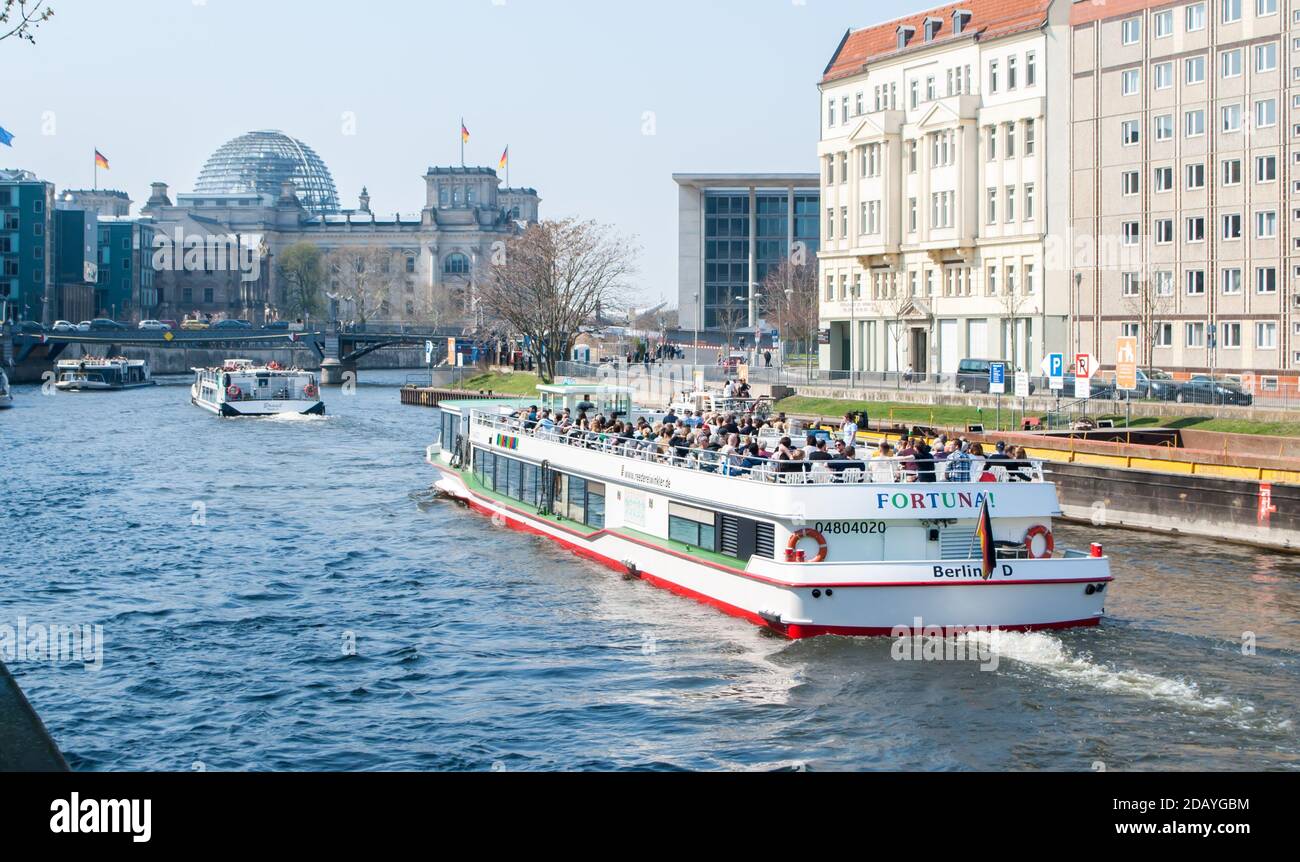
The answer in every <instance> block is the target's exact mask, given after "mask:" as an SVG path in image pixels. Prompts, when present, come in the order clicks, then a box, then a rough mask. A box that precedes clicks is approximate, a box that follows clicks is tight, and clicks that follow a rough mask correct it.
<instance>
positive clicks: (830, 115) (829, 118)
mask: <svg viewBox="0 0 1300 862" xmlns="http://www.w3.org/2000/svg"><path fill="white" fill-rule="evenodd" d="M834 125H835V100H834V99H831V100H829V101H828V102H827V103H826V126H827V127H828V128H829V127H831V126H834Z"/></svg>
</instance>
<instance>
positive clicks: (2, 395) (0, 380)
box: [0, 368, 14, 410]
mask: <svg viewBox="0 0 1300 862" xmlns="http://www.w3.org/2000/svg"><path fill="white" fill-rule="evenodd" d="M13 406H14V396H13V393H11V392H10V391H9V378H8V377H6V376H5V373H4V369H2V368H0V410H5V409H7V408H9V407H13Z"/></svg>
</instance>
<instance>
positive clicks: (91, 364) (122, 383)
mask: <svg viewBox="0 0 1300 862" xmlns="http://www.w3.org/2000/svg"><path fill="white" fill-rule="evenodd" d="M55 370H56V372H57V378H56V379H55V381H54V387H55V388H56V389H59V390H62V391H64V392H112V391H116V390H119V389H139V388H141V387H143V386H155V385H157V384H156V383H155V382H154V379H153V376H152V375H151V374H150V373H149V363H148V362H146V361H144V360H143V359H124V358H122V357H115V358H112V359H102V358H97V357H93V356H84V357H82V358H81V359H64V360H62V361H60V362H59V363H58V365H56V366H55Z"/></svg>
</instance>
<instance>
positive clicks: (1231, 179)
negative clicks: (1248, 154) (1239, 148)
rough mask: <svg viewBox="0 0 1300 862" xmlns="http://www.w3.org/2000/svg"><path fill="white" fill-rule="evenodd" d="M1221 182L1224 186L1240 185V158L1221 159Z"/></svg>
mask: <svg viewBox="0 0 1300 862" xmlns="http://www.w3.org/2000/svg"><path fill="white" fill-rule="evenodd" d="M1223 184H1224V185H1225V186H1237V185H1241V159H1224V160H1223Z"/></svg>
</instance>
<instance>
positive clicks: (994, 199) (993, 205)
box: [987, 189, 998, 224]
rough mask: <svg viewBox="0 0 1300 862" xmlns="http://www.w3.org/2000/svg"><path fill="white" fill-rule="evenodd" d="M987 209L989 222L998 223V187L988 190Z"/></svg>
mask: <svg viewBox="0 0 1300 862" xmlns="http://www.w3.org/2000/svg"><path fill="white" fill-rule="evenodd" d="M987 211H988V223H989V224H997V221H998V190H997V189H989V190H988V204H987Z"/></svg>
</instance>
